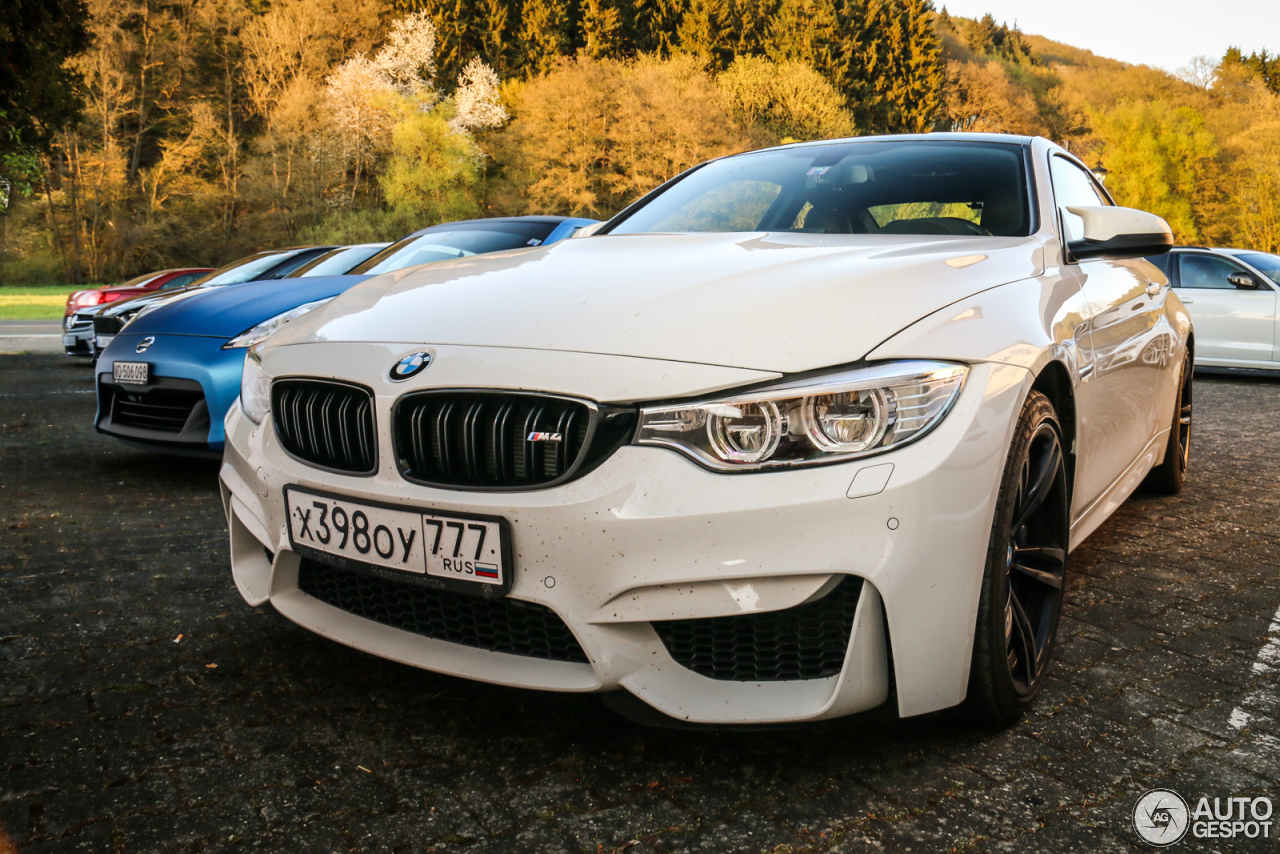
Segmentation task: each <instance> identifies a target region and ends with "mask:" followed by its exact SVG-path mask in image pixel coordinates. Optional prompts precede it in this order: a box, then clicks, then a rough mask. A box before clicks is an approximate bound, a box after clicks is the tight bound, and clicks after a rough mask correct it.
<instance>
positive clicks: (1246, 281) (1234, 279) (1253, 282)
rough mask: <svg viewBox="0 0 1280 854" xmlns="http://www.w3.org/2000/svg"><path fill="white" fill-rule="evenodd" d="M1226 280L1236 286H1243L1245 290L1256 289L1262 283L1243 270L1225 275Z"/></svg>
mask: <svg viewBox="0 0 1280 854" xmlns="http://www.w3.org/2000/svg"><path fill="white" fill-rule="evenodd" d="M1227 281H1228V282H1230V283H1231V284H1233V285H1235V286H1236V287H1237V288H1243V289H1244V290H1246V291H1256V290H1257V289H1258V288H1259V287H1260V286H1261V284H1262V283H1261V282H1259V281H1258V280H1257V279H1255V278H1254V277H1253V276H1251V275H1249V274H1248V273H1245V272H1239V273H1232V274H1231V275H1229V276H1227Z"/></svg>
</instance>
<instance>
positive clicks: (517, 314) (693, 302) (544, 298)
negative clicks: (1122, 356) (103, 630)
mask: <svg viewBox="0 0 1280 854" xmlns="http://www.w3.org/2000/svg"><path fill="white" fill-rule="evenodd" d="M1042 269H1043V253H1042V249H1041V246H1040V244H1039V242H1038V241H1037V240H1035V239H1034V238H1009V237H934V236H900V235H892V236H890V235H820V234H797V233H749V234H742V233H735V234H644V235H623V236H603V237H589V238H584V239H579V240H566V241H563V242H561V243H557V244H555V245H552V246H547V247H542V248H538V249H533V250H528V251H520V252H514V253H503V254H502V255H494V256H488V257H485V256H475V257H471V258H466V259H460V260H457V261H448V262H441V263H436V264H431V265H428V266H426V267H420V268H413V269H410V270H407V271H401V272H400V273H391V274H387V275H384V276H379V277H377V278H374V279H371V280H370V281H368V282H366V283H364V284H362V285H360V286H357V287H355V288H352V289H351V290H350V291H348V292H347V293H346V294H345V295H343V296H342V297H341V298H339V299H337V300H334V302H332V303H330V304H329V305H328V306H326V307H325V309H324V310H322V311H317V312H313V313H312V314H311V315H308V316H306V317H303V318H300V319H299V320H298V321H296V322H295V323H291V324H289V326H288V327H286V328H285V329H283V330H281V332H280V333H278V334H277V335H275V336H273V337H272V339H271V344H270V346H273V347H275V346H287V345H289V344H292V343H304V342H322V341H345V342H352V341H379V342H404V343H421V344H455V345H471V346H488V347H507V348H520V349H533V350H560V351H577V352H585V353H601V354H611V355H619V356H634V357H640V358H651V359H663V360H669V361H682V362H696V363H702V364H714V365H724V366H730V367H736V368H750V369H756V370H764V371H778V372H782V373H792V372H796V371H804V370H810V369H814V368H820V367H826V366H829V365H839V364H844V363H848V362H853V361H857V360H858V359H860V358H862V357H863V356H865V355H866V354H867V353H868V352H870V351H871V350H872V349H873V348H874V347H875V346H876V345H877V344H879V343H880V342H881V341H883V340H885V339H886V338H888V337H889V336H891V335H893V334H894V333H896V332H898V331H899V330H901V329H903V328H905V327H906V326H909V325H910V324H911V323H913V322H914V321H916V320H919V319H920V318H922V317H924V316H926V315H928V314H931V313H932V312H934V311H937V310H938V309H939V308H942V307H943V306H945V305H948V304H950V303H952V302H955V301H956V300H960V299H963V298H965V297H968V296H971V295H973V294H975V293H977V292H979V291H982V290H985V289H987V288H992V287H996V286H998V285H1003V284H1007V283H1009V282H1012V281H1016V280H1018V279H1023V278H1027V277H1030V276H1034V275H1036V274H1038V273H1039V272H1041V271H1042Z"/></svg>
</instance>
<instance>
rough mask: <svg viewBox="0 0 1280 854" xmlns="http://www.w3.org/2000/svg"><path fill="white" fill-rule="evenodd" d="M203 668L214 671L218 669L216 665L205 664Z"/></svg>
mask: <svg viewBox="0 0 1280 854" xmlns="http://www.w3.org/2000/svg"><path fill="white" fill-rule="evenodd" d="M205 667H206V668H208V669H209V670H216V669H217V668H218V665H216V664H206V665H205Z"/></svg>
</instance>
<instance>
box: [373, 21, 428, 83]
mask: <svg viewBox="0 0 1280 854" xmlns="http://www.w3.org/2000/svg"><path fill="white" fill-rule="evenodd" d="M372 65H373V67H374V68H375V69H377V71H378V73H379V74H381V75H382V77H383V79H384V80H385V81H386V82H387V83H388V84H390V85H391V86H392V87H394V88H395V89H396V90H397V91H399V92H400V93H401V94H402V95H409V96H413V95H417V94H419V93H421V92H424V91H427V90H429V89H431V87H432V84H433V83H434V82H435V76H436V27H435V24H433V23H432V22H431V16H430V15H428V14H427V13H426V12H415V13H414V14H412V15H406V16H405V17H403V18H400V19H399V20H397V21H396V22H395V23H394V24H392V25H391V32H390V33H388V34H387V41H386V44H384V45H383V46H382V47H381V48H380V49H379V50H378V52H377V53H376V54H374V57H373V63H372Z"/></svg>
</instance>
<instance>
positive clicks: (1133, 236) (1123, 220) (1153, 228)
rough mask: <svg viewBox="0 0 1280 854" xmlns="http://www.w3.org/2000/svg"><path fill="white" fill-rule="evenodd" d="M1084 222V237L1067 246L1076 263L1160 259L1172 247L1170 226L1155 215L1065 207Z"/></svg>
mask: <svg viewBox="0 0 1280 854" xmlns="http://www.w3.org/2000/svg"><path fill="white" fill-rule="evenodd" d="M1067 210H1068V211H1070V212H1071V213H1073V214H1075V215H1076V216H1078V217H1080V218H1081V219H1082V220H1084V237H1083V238H1082V239H1080V240H1073V241H1071V242H1070V243H1068V244H1067V251H1068V252H1070V253H1071V258H1072V259H1073V260H1075V261H1083V260H1085V259H1087V258H1117V259H1119V258H1141V257H1143V256H1145V255H1161V254H1163V253H1165V252H1168V251H1169V250H1170V249H1171V248H1172V247H1173V231H1171V230H1170V228H1169V223H1167V222H1165V221H1164V220H1162V219H1161V218H1160V217H1158V216H1156V215H1155V214H1149V213H1147V212H1146V211H1139V210H1134V209H1133V208H1117V207H1104V206H1101V205H1099V206H1092V205H1090V206H1080V207H1074V206H1072V207H1068V208H1067Z"/></svg>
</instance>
